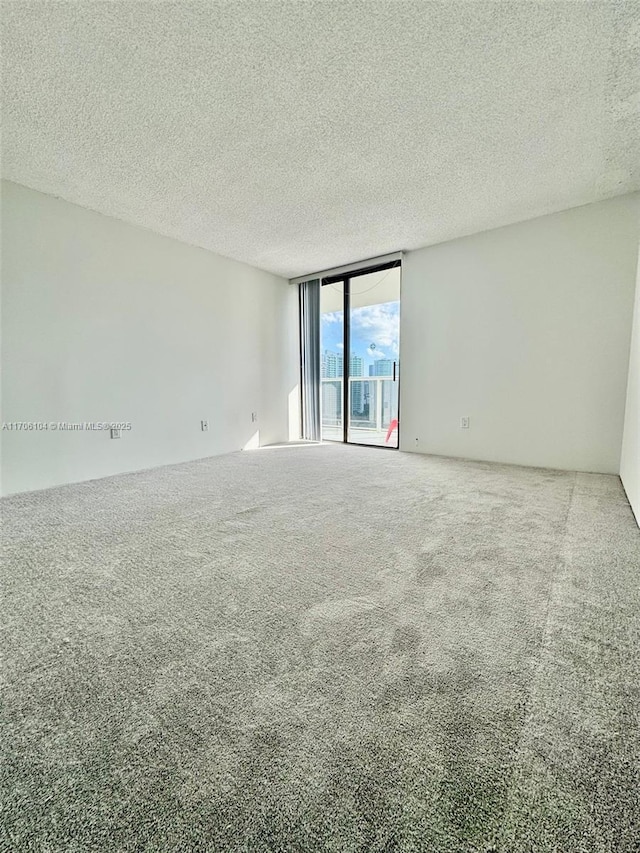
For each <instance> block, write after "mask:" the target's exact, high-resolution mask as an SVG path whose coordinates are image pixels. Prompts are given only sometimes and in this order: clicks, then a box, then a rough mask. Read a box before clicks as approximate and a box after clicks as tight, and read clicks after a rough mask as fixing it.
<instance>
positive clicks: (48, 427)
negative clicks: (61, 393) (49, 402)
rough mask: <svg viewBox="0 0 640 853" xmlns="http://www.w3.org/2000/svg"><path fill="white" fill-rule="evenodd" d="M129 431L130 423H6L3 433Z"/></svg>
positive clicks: (3, 425) (3, 426)
mask: <svg viewBox="0 0 640 853" xmlns="http://www.w3.org/2000/svg"><path fill="white" fill-rule="evenodd" d="M112 429H116V430H130V429H131V421H6V422H4V423H3V424H2V430H3V432H4V431H7V430H8V431H18V432H93V431H100V430H112Z"/></svg>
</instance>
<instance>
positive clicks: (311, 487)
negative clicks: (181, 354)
mask: <svg viewBox="0 0 640 853" xmlns="http://www.w3.org/2000/svg"><path fill="white" fill-rule="evenodd" d="M3 511H4V550H5V559H6V561H7V562H6V564H5V568H4V572H3V577H4V581H5V604H4V608H3V614H4V615H3V633H2V647H3V650H4V653H5V666H4V679H3V680H4V683H3V685H2V701H3V712H2V713H3V735H2V751H3V760H2V763H1V767H0V789H1V795H2V806H1V807H2V813H1V815H0V818H1V826H2V828H1V829H0V833H1V834H0V847H1V849H2V850H3V851H5V850H6V851H9V850H11V851H73V853H75V851H77V853H87V852H88V851H114V853H119V851H225V853H226V851H265V853H266V851H291V853H298V851H300V853H303V851H396V850H397V851H429V853H431V852H432V851H433V853H466V851H469V853H471V851H483V853H487V851H501V853H552V851H553V853H632V851H636V853H637V851H638V850H639V849H640V788H639V785H640V727H639V722H640V720H639V717H640V687H639V686H640V531H638V529H637V527H636V526H635V523H634V521H633V519H632V515H631V511H630V509H629V506H628V504H627V502H626V500H625V496H624V492H623V491H622V487H621V485H620V482H619V480H618V479H617V478H616V477H609V476H600V475H588V474H573V473H566V472H557V471H547V470H541V469H525V468H517V467H511V466H501V465H492V464H486V463H474V462H463V461H459V460H451V459H439V458H433V457H426V456H417V455H411V454H401V453H393V452H389V451H385V450H379V449H365V448H356V447H343V446H320V447H318V446H316V447H291V448H284V449H273V450H261V451H255V452H248V453H239V454H233V455H230V456H225V457H218V458H214V459H208V460H204V461H198V462H193V463H188V464H185V465H178V466H173V467H167V468H163V469H158V470H154V471H147V472H143V473H139V474H131V475H124V476H119V477H112V478H109V479H105V480H99V481H93V482H89V483H83V484H80V485H73V486H65V487H62V488H58V489H52V490H49V491H44V492H38V493H31V494H26V495H18V496H14V497H11V498H8V499H5V500H4V501H3Z"/></svg>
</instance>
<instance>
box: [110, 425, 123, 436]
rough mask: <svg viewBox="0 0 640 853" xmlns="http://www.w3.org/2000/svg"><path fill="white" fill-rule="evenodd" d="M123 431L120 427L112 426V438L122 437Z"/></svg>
mask: <svg viewBox="0 0 640 853" xmlns="http://www.w3.org/2000/svg"><path fill="white" fill-rule="evenodd" d="M121 437H122V431H121V430H120V429H118V427H111V438H121Z"/></svg>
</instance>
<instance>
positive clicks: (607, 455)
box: [400, 193, 640, 474]
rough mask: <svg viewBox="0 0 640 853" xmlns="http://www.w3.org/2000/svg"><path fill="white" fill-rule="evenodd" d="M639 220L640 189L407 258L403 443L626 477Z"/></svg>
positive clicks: (402, 354)
mask: <svg viewBox="0 0 640 853" xmlns="http://www.w3.org/2000/svg"><path fill="white" fill-rule="evenodd" d="M639 216H640V196H639V195H638V194H637V193H636V194H633V195H627V196H621V197H619V198H616V199H611V200H608V201H605V202H600V203H597V204H592V205H587V206H585V207H580V208H575V209H572V210H568V211H564V212H562V213H558V214H554V215H551V216H545V217H541V218H539V219H534V220H531V221H529V222H524V223H520V224H518V225H512V226H508V227H506V228H500V229H497V230H494V231H487V232H484V233H481V234H477V235H474V236H472V237H465V238H462V239H459V240H454V241H451V242H448V243H442V244H440V245H437V246H432V247H429V248H426V249H421V250H419V251H415V252H410V253H408V254H407V255H406V256H405V260H404V264H403V271H402V305H401V312H402V316H401V338H400V347H401V351H400V359H401V364H402V375H401V388H400V393H401V403H400V405H401V412H400V423H401V448H402V449H403V450H407V451H415V450H418V451H420V452H424V453H434V454H442V455H450V456H461V457H469V458H473V459H485V460H497V461H501V462H512V463H518V464H522V465H534V466H548V467H552V468H565V469H575V470H580V471H600V472H607V473H616V474H617V473H618V471H619V462H620V450H621V441H622V429H623V419H624V407H625V394H626V377H627V364H628V355H629V343H630V335H631V318H632V305H633V292H634V283H635V273H636V262H637V235H638V220H639ZM462 416H468V417H469V418H470V419H471V421H470V423H471V427H470V429H468V430H462V429H460V426H459V424H460V418H461V417H462ZM416 439H417V442H416Z"/></svg>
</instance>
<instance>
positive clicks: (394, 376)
mask: <svg viewBox="0 0 640 853" xmlns="http://www.w3.org/2000/svg"><path fill="white" fill-rule="evenodd" d="M393 381H394V382H395V381H396V363H395V361H394V362H393Z"/></svg>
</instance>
